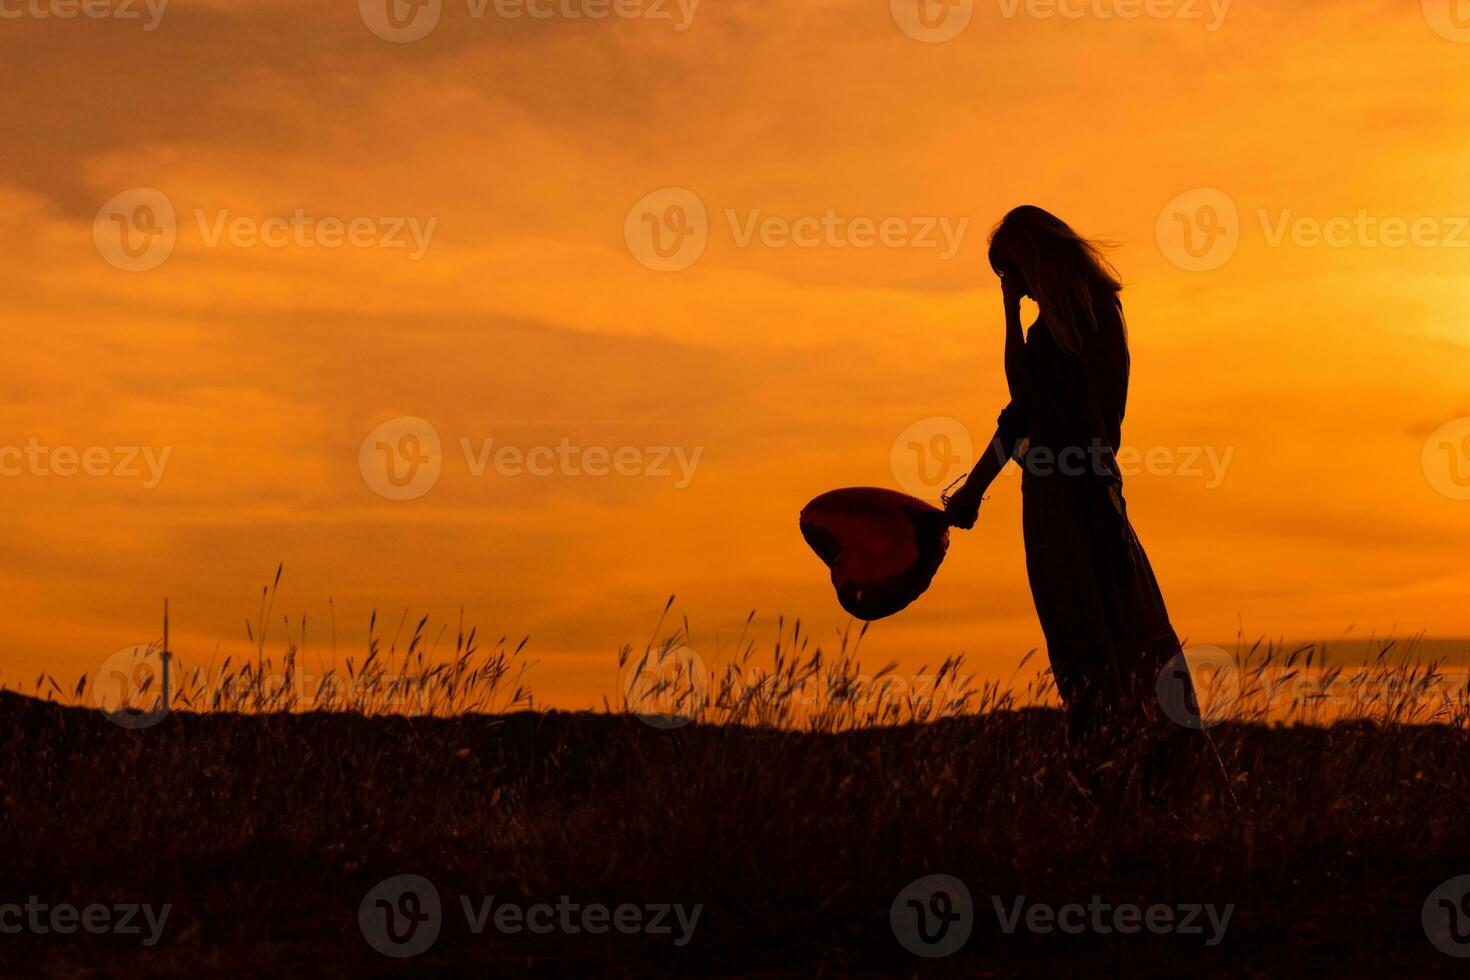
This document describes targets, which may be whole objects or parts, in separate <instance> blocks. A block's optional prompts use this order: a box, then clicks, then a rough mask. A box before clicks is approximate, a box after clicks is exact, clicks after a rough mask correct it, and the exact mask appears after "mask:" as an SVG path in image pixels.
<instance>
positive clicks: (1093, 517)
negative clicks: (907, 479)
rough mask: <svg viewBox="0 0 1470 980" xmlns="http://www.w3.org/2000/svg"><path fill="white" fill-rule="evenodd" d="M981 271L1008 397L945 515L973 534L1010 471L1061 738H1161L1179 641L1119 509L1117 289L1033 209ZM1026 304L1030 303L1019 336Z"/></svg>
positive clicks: (1122, 393)
mask: <svg viewBox="0 0 1470 980" xmlns="http://www.w3.org/2000/svg"><path fill="white" fill-rule="evenodd" d="M990 265H991V268H993V269H994V270H995V273H996V275H998V276H1000V281H1001V294H1002V297H1003V299H1004V303H1005V324H1006V326H1005V330H1006V339H1005V371H1006V381H1007V383H1008V385H1009V387H1010V395H1011V400H1010V404H1009V405H1007V406H1006V408H1005V410H1004V411H1003V412H1001V414H1000V420H999V426H998V428H997V429H996V433H995V437H994V439H993V440H992V441H991V446H990V451H988V452H986V453H985V454H984V455H983V456H982V458H981V459H980V461H979V462H978V463H976V465H975V469H974V471H973V472H972V473H971V474H970V476H969V478H968V479H967V481H966V482H965V484H964V487H963V488H962V489H961V490H959V491H958V492H957V493H956V494H955V495H954V496H953V497H951V498H950V499H949V501H948V504H947V510H948V513H949V516H950V520H951V521H952V522H953V523H954V525H955V526H956V527H960V528H964V529H966V530H968V529H969V528H972V527H974V525H975V519H976V515H977V513H978V511H979V507H980V502H981V500H983V499H984V496H985V492H986V490H987V489H988V488H989V486H990V484H991V482H992V481H993V480H994V479H995V478H996V476H997V475H999V473H1000V471H1001V469H1002V468H1003V467H1004V466H1005V464H1006V463H1007V462H1009V461H1010V460H1013V459H1014V460H1015V461H1016V462H1017V463H1018V464H1020V466H1021V468H1022V477H1021V500H1022V525H1023V529H1024V535H1025V541H1026V572H1027V576H1028V578H1029V579H1030V582H1031V595H1032V598H1033V599H1034V600H1035V603H1036V613H1037V616H1038V617H1039V618H1040V620H1041V628H1042V632H1043V633H1044V634H1045V637H1046V647H1047V655H1048V657H1049V658H1050V660H1051V666H1052V673H1053V675H1054V676H1055V678H1056V684H1057V690H1058V692H1059V693H1060V694H1061V696H1062V700H1063V702H1064V703H1065V705H1066V717H1067V730H1068V734H1069V736H1071V738H1072V739H1073V740H1074V741H1076V740H1078V739H1083V738H1086V737H1088V736H1092V735H1096V734H1103V733H1109V734H1111V735H1118V734H1121V733H1123V732H1125V731H1136V730H1138V729H1137V728H1136V726H1138V725H1142V726H1145V727H1144V729H1143V730H1144V731H1157V730H1158V728H1157V726H1160V725H1167V724H1168V722H1167V720H1165V719H1163V718H1162V717H1161V711H1160V709H1159V704H1158V700H1157V697H1156V694H1155V691H1156V682H1157V679H1158V677H1159V673H1160V671H1161V670H1162V669H1163V668H1164V666H1165V665H1167V664H1168V663H1169V662H1170V660H1171V659H1172V658H1174V657H1175V656H1176V655H1177V654H1179V653H1180V645H1179V639H1178V637H1177V636H1176V635H1175V633H1174V629H1173V627H1172V626H1171V625H1170V623H1169V615H1168V612H1167V611H1166V610H1165V608H1164V597H1163V595H1162V593H1160V591H1159V586H1158V583H1157V582H1156V581H1155V579H1154V574H1153V570H1152V569H1151V568H1150V566H1149V562H1148V557H1147V556H1146V555H1145V554H1144V552H1143V546H1142V545H1141V544H1139V541H1138V538H1137V537H1136V536H1135V535H1134V533H1133V528H1132V526H1131V525H1130V524H1129V521H1128V513H1127V509H1126V507H1125V505H1124V502H1123V478H1122V474H1121V472H1120V471H1119V468H1118V461H1117V452H1118V444H1119V439H1120V433H1121V429H1122V423H1123V410H1124V406H1125V404H1126V402H1127V399H1128V369H1129V358H1128V337H1127V328H1126V326H1125V323H1124V320H1123V306H1122V303H1121V302H1120V300H1119V298H1118V294H1119V292H1120V291H1121V290H1122V288H1123V286H1122V283H1121V282H1120V281H1119V279H1118V275H1117V273H1116V271H1115V270H1114V269H1113V267H1112V266H1111V265H1110V264H1109V263H1108V261H1107V260H1106V259H1105V258H1104V257H1103V256H1102V253H1101V251H1100V250H1099V248H1098V246H1097V245H1096V244H1095V243H1093V242H1091V241H1089V240H1087V239H1085V238H1083V237H1081V236H1080V235H1078V234H1077V233H1076V232H1075V231H1073V230H1072V229H1071V228H1070V227H1068V226H1067V225H1066V224H1065V223H1064V222H1063V221H1061V220H1060V219H1059V218H1057V217H1055V216H1054V215H1052V214H1049V213H1048V212H1046V211H1043V210H1042V209H1040V208H1037V207H1031V206H1023V207H1019V208H1016V209H1015V210H1014V211H1012V212H1011V213H1009V214H1007V215H1006V216H1005V218H1004V219H1003V220H1002V221H1001V222H1000V224H999V225H997V226H996V228H995V230H994V231H993V232H991V236H990ZM1022 297H1030V298H1031V299H1033V300H1034V301H1035V302H1036V304H1037V306H1038V307H1039V308H1040V317H1039V318H1038V319H1037V321H1036V322H1035V323H1034V324H1033V325H1032V326H1031V328H1030V330H1029V331H1028V332H1026V333H1025V334H1023V333H1022V327H1021V306H1020V303H1021V299H1022ZM1184 683H1185V684H1186V685H1188V683H1189V682H1188V677H1187V674H1186V675H1185V677H1184ZM1188 697H1189V701H1190V702H1191V703H1193V691H1192V690H1191V691H1189V695H1188Z"/></svg>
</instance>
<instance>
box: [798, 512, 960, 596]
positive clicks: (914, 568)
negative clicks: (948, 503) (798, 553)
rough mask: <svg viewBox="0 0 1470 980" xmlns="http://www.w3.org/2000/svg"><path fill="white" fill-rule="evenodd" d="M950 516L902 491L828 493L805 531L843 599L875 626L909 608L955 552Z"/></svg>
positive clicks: (805, 517)
mask: <svg viewBox="0 0 1470 980" xmlns="http://www.w3.org/2000/svg"><path fill="white" fill-rule="evenodd" d="M949 526H950V525H949V519H948V518H947V516H946V515H945V513H944V511H942V510H940V509H939V508H938V507H935V506H933V505H932V504H928V503H925V502H924V501H922V500H920V499H919V498H917V497H910V496H909V495H908V494H904V493H899V492H898V491H896V490H882V489H878V488H875V487H854V488H851V489H847V490H833V491H832V492H831V493H824V494H822V495H821V496H820V497H818V498H817V499H816V500H813V501H812V502H811V503H809V504H807V505H806V507H805V508H804V509H803V510H802V512H801V534H802V537H804V538H806V543H807V544H809V545H811V547H812V550H813V551H815V552H816V553H817V557H818V558H820V559H822V561H824V562H826V563H827V567H828V568H830V569H831V570H832V584H833V585H834V586H835V587H836V588H837V601H838V602H839V603H841V604H842V608H843V609H846V610H847V611H848V612H850V613H852V614H853V615H854V616H856V617H857V618H858V619H863V620H868V621H870V622H871V621H872V620H875V619H883V618H884V617H885V616H892V615H893V614H894V613H896V612H899V611H900V610H902V609H905V608H907V607H908V605H909V604H910V603H912V602H913V601H914V600H915V599H917V598H918V597H919V596H921V595H923V594H924V591H925V590H926V589H928V588H929V583H930V582H932V581H934V573H935V572H937V571H939V565H940V563H941V562H943V561H944V554H945V552H946V551H947V550H948V549H949Z"/></svg>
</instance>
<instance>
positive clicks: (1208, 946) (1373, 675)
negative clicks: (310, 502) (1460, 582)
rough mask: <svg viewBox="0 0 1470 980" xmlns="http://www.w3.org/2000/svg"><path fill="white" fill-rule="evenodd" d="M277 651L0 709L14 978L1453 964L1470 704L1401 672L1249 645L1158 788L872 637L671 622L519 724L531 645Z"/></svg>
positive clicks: (1045, 713) (4, 927) (3, 704)
mask: <svg viewBox="0 0 1470 980" xmlns="http://www.w3.org/2000/svg"><path fill="white" fill-rule="evenodd" d="M263 617H264V613H263ZM263 621H264V619H262V623H263ZM258 632H259V636H258V639H259V646H258V650H257V657H256V658H255V660H254V662H251V663H245V664H241V663H233V664H232V663H231V662H229V661H226V662H225V663H223V664H219V665H213V664H211V665H209V666H208V667H191V666H189V665H186V664H184V663H183V662H182V661H181V660H179V659H178V658H173V657H171V658H170V664H171V667H170V677H171V679H172V683H171V687H170V696H169V702H170V704H171V705H172V707H173V710H171V711H168V712H161V711H157V710H156V709H157V706H158V705H159V704H160V703H161V701H160V699H159V697H158V688H157V686H156V685H155V682H160V683H161V678H160V677H159V675H158V673H153V672H149V671H147V670H144V671H143V672H142V673H141V674H140V673H139V672H138V671H139V670H140V669H141V668H142V667H144V666H146V665H149V664H151V665H153V666H159V665H160V664H161V660H160V654H161V652H162V650H163V649H165V648H166V647H163V646H160V647H158V648H151V649H147V650H142V651H136V652H135V653H134V654H133V655H132V657H133V660H130V661H129V662H128V663H126V664H122V665H117V664H114V665H113V667H112V668H110V669H111V670H112V671H113V673H114V674H115V675H116V676H114V677H113V678H112V679H113V680H116V679H117V678H118V677H125V678H126V679H127V680H128V681H129V682H130V683H131V684H132V690H131V694H130V695H128V696H124V697H122V698H121V699H119V698H118V697H117V696H116V691H115V690H113V691H109V690H107V689H106V687H107V682H108V677H107V676H106V673H105V672H101V671H99V672H97V674H95V675H94V676H92V677H90V678H88V679H84V680H83V681H82V682H80V683H78V684H77V685H75V686H72V687H69V688H68V687H64V686H63V685H61V684H59V683H57V682H56V681H54V680H52V679H50V678H42V679H41V680H39V681H37V682H36V685H35V691H34V693H35V694H38V695H42V696H40V697H37V696H25V695H22V694H20V693H16V692H10V691H6V692H0V736H3V741H0V826H3V827H4V834H3V837H0V931H3V935H0V946H3V948H4V949H5V952H6V954H7V955H6V956H5V958H4V961H3V963H0V971H3V972H15V973H21V974H34V975H42V976H68V977H71V976H134V975H136V976H146V975H158V976H164V975H182V974H191V975H192V974H198V973H202V972H205V971H207V972H208V973H210V974H225V975H258V974H261V973H267V974H271V975H274V976H318V975H343V974H347V973H352V974H366V975H377V974H381V975H393V974H402V973H405V972H422V973H428V974H434V973H444V974H458V973H462V972H465V971H468V970H475V971H479V972H482V973H484V972H493V973H497V974H511V975H519V974H527V973H530V974H549V975H565V974H574V975H575V974H612V975H623V976H646V975H664V974H670V973H690V974H698V975H751V974H753V975H783V976H798V975H800V976H805V975H810V974H814V973H816V974H827V975H843V974H851V973H858V974H893V975H980V976H1009V975H1017V976H1035V975H1055V976H1098V975H1101V976H1109V975H1120V976H1122V975H1127V976H1170V977H1177V976H1180V975H1192V976H1232V977H1239V976H1261V977H1268V976H1269V977H1278V976H1294V975H1308V974H1311V975H1316V974H1320V973H1324V972H1330V973H1332V974H1335V975H1340V976H1343V975H1345V976H1375V977H1377V976H1395V975H1403V976H1434V975H1444V976H1449V975H1452V974H1453V975H1463V972H1464V969H1465V966H1466V962H1465V960H1463V959H1460V958H1457V957H1456V956H1452V955H1450V953H1452V952H1453V953H1466V954H1470V934H1466V935H1464V938H1465V939H1466V942H1465V943H1463V944H1460V943H1458V942H1457V941H1456V940H1457V939H1458V938H1459V937H1460V934H1459V933H1453V932H1451V931H1450V930H1451V927H1454V928H1455V929H1460V930H1466V932H1467V933H1470V899H1467V898H1466V894H1467V893H1470V879H1466V880H1465V881H1463V882H1454V881H1453V880H1452V879H1455V878H1457V877H1458V876H1461V875H1470V806H1467V803H1470V753H1467V748H1470V745H1467V742H1470V734H1467V733H1470V725H1467V721H1466V710H1465V707H1466V705H1465V697H1464V692H1463V687H1460V688H1455V687H1454V686H1453V684H1448V683H1447V681H1448V680H1451V679H1448V678H1446V677H1445V676H1444V675H1443V674H1441V673H1440V671H1439V669H1438V667H1436V666H1435V665H1425V666H1421V665H1419V664H1418V662H1417V661H1416V659H1415V657H1414V652H1413V650H1412V649H1407V650H1398V649H1396V648H1395V647H1393V645H1387V644H1386V645H1384V646H1383V647H1382V648H1381V649H1380V650H1379V651H1378V653H1377V654H1375V655H1374V656H1372V657H1370V658H1368V660H1367V661H1366V662H1365V663H1364V664H1362V665H1361V667H1360V668H1359V669H1357V670H1353V669H1349V668H1345V667H1343V666H1342V665H1337V664H1335V665H1332V666H1328V667H1323V666H1321V665H1320V664H1314V662H1313V661H1314V658H1315V657H1317V656H1318V653H1317V651H1314V650H1311V649H1306V650H1295V651H1289V652H1285V651H1277V650H1273V649H1270V648H1265V649H1263V648H1260V647H1252V648H1249V649H1241V650H1238V651H1236V653H1235V654H1233V655H1230V658H1229V661H1230V664H1231V669H1230V671H1229V673H1230V674H1231V676H1230V677H1227V678H1225V679H1226V680H1227V681H1229V682H1230V684H1233V687H1231V688H1230V693H1231V696H1230V698H1229V699H1228V701H1227V702H1226V703H1225V704H1224V707H1225V708H1226V709H1228V710H1226V711H1220V712H1218V713H1217V714H1216V715H1215V716H1214V720H1218V721H1219V722H1220V723H1219V724H1218V725H1216V726H1215V727H1213V728H1212V729H1211V732H1210V735H1211V739H1210V741H1209V743H1208V744H1207V743H1205V742H1204V741H1203V740H1202V738H1203V737H1202V736H1199V735H1196V736H1195V738H1196V743H1195V744H1196V747H1197V748H1198V749H1200V751H1197V752H1195V753H1194V754H1192V755H1191V756H1190V757H1189V760H1188V761H1187V762H1185V763H1184V764H1183V765H1182V766H1181V767H1180V768H1179V769H1178V771H1176V773H1175V775H1174V778H1173V779H1172V781H1170V782H1169V783H1168V784H1167V785H1165V786H1162V787H1161V786H1158V785H1154V786H1153V787H1152V788H1151V789H1150V788H1149V787H1148V786H1147V785H1146V783H1145V781H1143V780H1141V779H1140V778H1139V773H1140V771H1141V769H1142V763H1143V755H1142V753H1141V751H1140V750H1138V749H1137V748H1135V747H1127V748H1123V749H1119V750H1116V751H1112V752H1110V753H1109V754H1106V755H1102V756H1095V757H1089V758H1085V759H1083V758H1078V757H1077V756H1076V755H1075V754H1074V753H1071V752H1069V750H1068V748H1067V744H1066V740H1065V737H1064V733H1063V726H1062V721H1061V716H1060V714H1059V712H1058V711H1056V710H1055V709H1054V708H1051V707H1046V706H1045V705H1046V704H1047V703H1048V691H1047V690H1046V689H1045V677H1044V675H1043V677H1042V682H1041V684H1040V685H1039V686H1027V687H1024V688H1023V689H1021V690H1019V691H1014V690H1011V689H1009V688H1006V687H1002V686H999V685H991V686H985V687H982V688H980V689H978V690H972V689H970V687H969V686H968V684H967V682H966V680H965V676H964V665H963V661H962V660H960V659H958V658H956V659H952V660H947V661H945V662H944V663H942V664H941V665H940V666H939V667H938V668H937V669H935V670H933V671H924V672H921V674H922V675H923V676H924V677H925V678H926V683H924V684H923V685H919V684H916V683H914V678H913V677H909V678H901V677H899V676H898V675H897V673H896V672H895V671H893V670H892V668H885V669H883V670H879V671H876V672H874V673H871V674H865V673H864V672H863V671H862V669H861V667H860V666H859V664H858V660H857V655H856V653H857V646H858V644H859V643H860V641H861V634H858V635H857V636H852V635H848V636H845V637H842V638H841V640H840V641H839V642H838V643H837V644H836V650H835V653H834V654H832V655H824V654H823V653H822V652H821V651H820V650H818V649H817V648H816V647H815V646H814V645H813V644H812V643H811V641H810V639H809V638H806V637H803V636H802V635H801V630H800V627H799V626H798V625H792V626H790V627H788V626H787V625H786V624H783V625H782V626H781V629H780V638H779V641H778V642H777V644H776V646H775V649H774V651H773V652H772V653H771V654H770V655H769V656H765V655H758V653H757V649H756V645H755V644H754V643H753V642H751V641H750V640H749V639H748V638H747V637H746V636H743V635H742V637H741V638H740V639H739V640H738V641H737V642H736V643H735V645H734V647H732V648H730V649H729V650H728V651H725V652H722V653H720V654H718V655H717V656H716V657H715V658H714V659H715V660H717V662H715V663H704V662H702V661H701V660H700V659H699V658H698V656H697V655H695V654H693V653H692V651H690V649H689V647H688V645H687V637H688V634H687V624H686V625H685V627H684V628H682V629H675V630H673V631H672V633H671V635H669V636H668V638H667V639H665V640H663V641H660V642H658V643H657V644H653V643H650V644H649V646H647V647H646V648H644V649H643V650H641V651H638V650H634V649H632V648H625V649H624V650H623V651H622V652H621V654H620V655H619V657H618V659H617V665H618V667H619V669H620V671H621V674H622V676H623V677H624V678H626V679H627V680H626V683H625V684H624V687H623V690H622V691H621V692H620V694H619V696H618V698H617V699H615V700H612V701H610V703H609V704H608V705H607V710H605V711H600V712H595V713H592V712H588V713H564V712H541V711H533V710H526V706H527V705H529V704H532V703H533V702H532V700H531V696H530V692H529V690H528V689H527V687H526V685H525V682H524V674H523V672H522V670H521V668H520V664H521V660H520V657H521V652H522V648H521V646H520V645H516V644H514V643H508V642H506V641H504V640H502V641H500V642H498V643H495V644H492V645H490V646H489V647H487V648H485V649H483V650H482V649H481V648H480V647H479V645H478V641H477V640H476V638H475V634H474V633H473V631H471V632H469V633H465V631H464V630H463V629H461V630H459V631H457V633H456V634H455V637H454V640H453V650H452V653H450V652H446V653H445V654H443V655H442V656H441V655H440V654H438V653H437V652H436V646H435V644H434V643H431V642H430V641H429V640H428V639H427V637H428V632H427V631H426V626H425V624H424V623H419V625H418V628H417V629H413V628H412V627H411V626H410V625H409V624H407V623H406V622H405V624H403V625H401V626H400V627H399V629H398V630H396V631H395V632H394V636H393V639H391V640H389V641H388V642H387V643H386V644H383V643H381V642H380V641H379V640H378V639H377V638H376V632H374V634H373V636H374V638H373V639H371V640H370V642H369V647H368V650H367V651H366V653H365V654H364V655H363V658H362V660H361V661H360V662H354V661H353V660H352V659H350V658H349V659H348V660H347V661H346V663H345V665H343V667H342V668H341V670H340V671H339V670H336V669H333V668H325V669H322V670H320V671H319V672H318V674H317V675H314V676H310V677H308V676H307V675H306V673H305V672H304V671H303V670H302V669H301V668H300V666H299V665H298V663H297V657H298V654H297V651H296V650H295V648H294V647H290V648H288V649H286V650H285V651H284V653H283V655H281V656H280V657H278V658H276V660H275V661H272V660H271V659H270V658H268V657H267V656H266V652H265V637H264V630H263V628H262V629H260V630H259V631H258ZM662 632H664V631H663V630H662V629H661V630H660V633H662ZM447 645H448V644H447V643H446V646H447ZM757 663H760V664H763V666H756V665H757ZM1193 669H1194V670H1195V671H1196V675H1197V680H1198V681H1199V682H1200V683H1201V686H1202V690H1203V691H1204V694H1205V697H1204V700H1205V701H1206V703H1207V704H1206V706H1207V707H1208V705H1209V703H1210V699H1212V698H1213V699H1214V703H1215V706H1216V707H1217V708H1218V707H1219V706H1220V702H1219V698H1218V690H1217V688H1219V683H1218V682H1219V680H1220V679H1219V678H1212V677H1205V676H1203V672H1202V671H1201V670H1200V668H1199V666H1198V665H1195V666H1194V667H1193ZM140 678H142V679H141V680H140ZM89 682H90V684H91V686H90V687H89ZM1226 686H1227V687H1229V686H1230V685H1226ZM63 692H65V693H63ZM99 706H100V707H99ZM138 706H141V707H142V708H143V709H147V708H153V709H155V710H153V711H152V712H149V711H146V710H143V711H140V710H139V707H138ZM650 706H652V708H653V709H656V710H650ZM1324 706H1325V708H1324ZM104 709H105V710H104ZM1324 710H1325V711H1326V713H1324ZM1271 719H1284V720H1285V721H1286V722H1288V723H1285V724H1284V723H1281V721H1279V720H1278V721H1272V720H1271ZM1331 719H1336V720H1335V721H1333V723H1331V724H1327V723H1325V722H1327V721H1329V720H1331ZM1308 720H1313V721H1317V722H1319V723H1318V724H1303V723H1302V722H1304V721H1308ZM404 876H412V877H404ZM934 876H944V877H943V878H935V877H934ZM1446 882H1448V883H1449V884H1445V883H1446ZM130 910H131V911H130ZM1445 950H1448V952H1446V951H1445ZM937 954H945V955H937Z"/></svg>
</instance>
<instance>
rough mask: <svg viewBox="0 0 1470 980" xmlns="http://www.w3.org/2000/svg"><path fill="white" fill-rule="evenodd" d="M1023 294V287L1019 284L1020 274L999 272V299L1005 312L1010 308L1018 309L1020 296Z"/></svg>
mask: <svg viewBox="0 0 1470 980" xmlns="http://www.w3.org/2000/svg"><path fill="white" fill-rule="evenodd" d="M1024 295H1025V289H1023V288H1022V286H1021V277H1020V276H1018V275H1016V274H1015V273H1014V272H1012V273H1010V274H1009V275H1007V274H1005V273H1001V276H1000V297H1001V301H1002V302H1003V303H1005V308H1006V311H1007V312H1009V311H1011V310H1020V308H1021V297H1022V296H1024Z"/></svg>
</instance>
